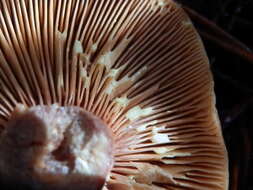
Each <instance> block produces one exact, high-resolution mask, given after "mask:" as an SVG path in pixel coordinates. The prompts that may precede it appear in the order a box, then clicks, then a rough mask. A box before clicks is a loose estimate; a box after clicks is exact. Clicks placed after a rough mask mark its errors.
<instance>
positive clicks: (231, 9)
mask: <svg viewBox="0 0 253 190" xmlns="http://www.w3.org/2000/svg"><path fill="white" fill-rule="evenodd" d="M178 2H180V3H181V4H182V5H183V7H190V8H191V9H193V10H195V11H196V12H198V13H199V14H201V15H202V16H204V17H205V18H208V19H209V20H211V21H212V22H215V23H216V24H217V25H218V26H219V27H221V28H222V29H223V30H225V31H226V32H228V33H229V34H231V35H233V36H234V37H235V38H236V39H238V40H240V41H241V42H243V43H244V44H245V45H246V46H248V48H249V49H253V0H178ZM192 19H193V18H192ZM193 23H194V24H195V25H196V27H197V29H198V30H199V31H202V30H203V29H204V28H205V27H203V26H201V25H199V24H198V22H197V20H196V21H194V19H193ZM207 31H208V30H207ZM202 39H203V41H204V44H205V47H206V50H207V53H208V56H209V59H210V62H211V69H212V72H213V75H214V80H215V92H216V98H217V108H218V112H219V116H220V120H221V123H222V130H223V135H224V138H225V142H226V146H227V149H228V153H229V160H230V164H229V166H230V190H253V140H252V139H253V61H250V60H248V59H245V57H244V58H243V56H240V55H239V54H237V53H235V52H231V51H229V50H228V48H225V47H224V46H222V45H221V44H222V43H223V40H222V38H220V39H219V43H217V41H216V42H215V41H213V40H210V38H206V37H205V36H204V35H202ZM249 51H250V50H249Z"/></svg>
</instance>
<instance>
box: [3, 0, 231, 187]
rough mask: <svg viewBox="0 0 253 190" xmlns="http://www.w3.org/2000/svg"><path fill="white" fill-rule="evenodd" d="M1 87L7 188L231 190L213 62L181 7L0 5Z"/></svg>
mask: <svg viewBox="0 0 253 190" xmlns="http://www.w3.org/2000/svg"><path fill="white" fill-rule="evenodd" d="M0 87H1V88H0V97H1V99H0V101H1V102H0V124H1V128H2V133H1V138H0V147H1V149H0V156H1V157H0V176H1V179H2V180H6V181H8V182H9V183H10V182H11V183H14V184H15V183H16V184H17V183H25V184H29V183H30V184H31V185H32V186H33V187H34V188H35V189H47V188H48V189H87V190H93V189H94V190H95V189H101V188H102V186H104V187H103V189H105V190H106V189H108V190H115V189H116V190H141V189H143V190H165V189H168V190H176V189H178V190H180V189H189V190H190V189H191V190H197V189H199V190H203V189H204V190H214V189H215V190H226V189H227V186H228V171H227V164H228V160H227V154H226V148H225V145H224V141H223V138H222V134H221V129H220V123H219V120H218V117H217V113H216V109H215V95H214V92H213V80H212V76H211V73H210V69H209V64H208V58H207V56H206V53H205V51H204V48H203V45H202V42H201V40H200V38H199V35H198V34H197V33H196V31H195V29H194V27H193V25H192V23H191V21H190V20H189V18H188V17H187V15H186V14H185V13H184V12H183V10H182V9H181V8H180V6H179V5H178V4H176V3H175V2H173V1H172V0H43V1H42V0H2V1H0ZM87 144H88V145H89V146H88V145H87ZM82 153H84V155H85V156H82ZM78 159H80V160H81V161H80V162H78Z"/></svg>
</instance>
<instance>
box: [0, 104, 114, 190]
mask: <svg viewBox="0 0 253 190" xmlns="http://www.w3.org/2000/svg"><path fill="white" fill-rule="evenodd" d="M0 141H1V143H0V146H1V147H0V158H1V159H0V174H1V175H2V176H4V177H5V178H6V179H7V180H9V181H10V180H11V181H15V179H17V180H19V181H21V182H22V183H24V184H33V185H36V187H39V189H70V187H71V189H83V190H85V189H87V190H88V189H89V190H98V189H101V188H102V187H103V185H104V183H105V180H106V179H107V177H108V174H109V172H110V170H111V167H112V164H113V149H112V147H113V146H112V144H113V143H112V138H111V134H110V131H109V129H108V127H107V126H106V125H105V124H104V123H103V122H102V121H101V120H100V119H99V118H97V117H96V116H94V115H93V114H91V113H89V112H86V111H84V110H82V109H81V108H78V107H60V106H58V105H55V104H54V105H51V106H35V107H31V108H29V109H26V108H24V107H21V106H18V108H17V109H16V110H15V111H14V113H13V114H12V117H11V119H10V121H9V123H8V124H7V126H6V130H5V132H4V133H3V134H2V137H1V139H0ZM14 176H15V177H14Z"/></svg>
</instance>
